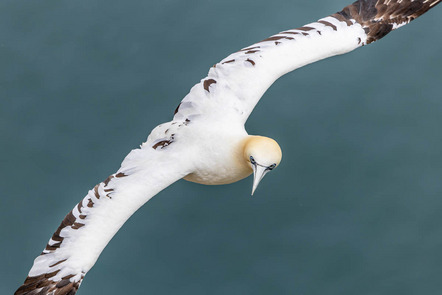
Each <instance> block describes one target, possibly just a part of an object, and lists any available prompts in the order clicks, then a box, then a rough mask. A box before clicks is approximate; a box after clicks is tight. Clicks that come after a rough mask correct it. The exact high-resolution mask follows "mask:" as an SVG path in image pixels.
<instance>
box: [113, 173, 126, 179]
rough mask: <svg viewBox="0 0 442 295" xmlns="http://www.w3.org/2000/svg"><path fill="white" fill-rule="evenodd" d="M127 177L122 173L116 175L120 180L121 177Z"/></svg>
mask: <svg viewBox="0 0 442 295" xmlns="http://www.w3.org/2000/svg"><path fill="white" fill-rule="evenodd" d="M126 176H127V175H126V174H124V173H123V172H120V173H118V174H116V175H115V177H117V178H120V177H126Z"/></svg>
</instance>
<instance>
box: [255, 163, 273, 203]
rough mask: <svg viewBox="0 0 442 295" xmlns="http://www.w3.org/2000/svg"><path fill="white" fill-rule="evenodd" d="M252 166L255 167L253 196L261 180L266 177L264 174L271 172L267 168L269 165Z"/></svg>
mask: <svg viewBox="0 0 442 295" xmlns="http://www.w3.org/2000/svg"><path fill="white" fill-rule="evenodd" d="M252 168H253V188H252V196H253V193H254V192H255V190H256V188H257V187H258V184H259V182H260V181H261V179H263V178H264V175H266V173H267V172H269V169H267V167H264V166H261V165H257V164H255V165H252Z"/></svg>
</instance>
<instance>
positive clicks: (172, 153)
mask: <svg viewBox="0 0 442 295" xmlns="http://www.w3.org/2000/svg"><path fill="white" fill-rule="evenodd" d="M439 1H440V0H431V1H422V0H419V1H418V0H416V1H393V0H392V1H387V2H385V1H383V0H378V1H370V0H367V1H362V0H359V1H357V2H355V3H354V4H352V5H349V6H347V7H346V8H344V10H343V11H341V12H340V13H336V14H333V15H331V16H329V17H326V18H323V19H320V20H319V21H317V22H314V23H310V24H308V25H305V26H303V27H300V28H298V29H292V30H287V31H284V32H280V33H278V34H276V35H274V36H272V37H270V38H268V39H265V40H263V41H261V42H258V43H255V44H253V45H251V46H249V47H247V48H244V49H242V50H240V51H238V52H236V53H233V54H231V55H229V56H228V57H227V58H225V59H223V60H222V61H221V62H219V63H218V64H216V65H215V66H214V67H212V68H211V69H210V71H209V73H208V76H207V77H206V78H204V79H202V80H201V82H200V83H198V84H197V85H195V86H194V87H193V88H192V89H191V90H190V93H189V94H188V95H187V96H186V97H185V98H184V99H183V100H182V102H181V104H180V105H179V106H178V108H177V110H176V113H175V115H174V118H173V120H172V121H171V122H167V123H164V124H161V125H159V126H158V127H156V128H155V129H154V130H153V131H152V133H151V134H150V135H149V137H148V139H147V141H146V142H145V143H143V144H142V146H141V147H140V148H139V149H136V150H133V151H132V152H130V153H129V155H128V156H127V157H126V159H125V160H124V161H123V163H122V165H121V168H120V169H119V170H118V171H117V172H116V173H115V174H112V175H111V176H110V177H109V178H108V179H106V180H105V181H104V182H102V183H100V184H98V185H97V186H96V187H95V188H94V189H92V190H90V191H89V192H88V194H87V195H86V197H85V198H84V199H83V200H82V201H81V202H80V203H79V204H78V205H77V206H76V207H75V208H74V209H73V210H72V211H71V212H70V213H69V214H68V215H67V216H66V218H65V219H64V220H63V222H62V224H61V225H60V227H59V228H58V230H57V231H56V232H55V233H54V235H53V236H52V238H51V239H50V241H49V242H48V245H47V246H46V248H45V249H44V251H43V253H42V255H40V256H38V257H37V258H36V260H35V262H34V265H33V267H32V268H31V270H30V272H29V276H28V278H27V279H26V281H25V283H24V285H23V286H22V287H20V288H19V289H18V290H17V292H16V294H17V295H19V294H37V293H38V294H71V295H73V294H75V292H76V291H77V289H78V287H79V285H80V283H81V281H82V279H83V278H84V276H85V275H86V273H87V272H88V271H89V270H90V268H91V267H92V266H93V265H94V264H95V262H96V260H97V258H98V257H99V255H100V253H101V252H102V250H103V249H104V247H105V246H106V245H107V243H108V242H109V241H110V239H111V238H112V237H113V236H114V234H115V233H116V232H117V231H118V230H119V229H120V227H121V226H122V225H123V224H124V222H125V221H126V220H127V219H128V218H129V217H130V216H131V215H132V214H133V213H134V212H135V211H136V210H137V209H138V208H139V207H141V206H142V205H143V204H144V203H146V202H147V201H148V200H149V199H150V198H151V197H153V196H154V195H155V194H157V193H158V192H159V191H161V190H162V189H164V188H165V187H167V186H168V185H170V184H172V183H173V182H175V181H177V180H178V179H181V178H185V179H187V180H190V181H194V182H199V183H204V184H225V183H231V182H234V181H237V180H239V179H242V178H244V177H246V176H248V175H250V174H251V173H252V172H254V174H255V181H254V187H253V190H255V188H256V186H257V184H258V183H259V181H260V180H261V179H262V177H263V176H264V175H265V174H266V173H267V172H268V171H270V170H272V169H273V168H275V167H276V166H277V165H278V164H279V161H280V160H281V151H280V149H279V146H278V145H277V143H276V142H274V141H273V140H271V139H268V138H263V137H257V136H249V135H248V134H247V132H246V130H245V128H244V123H245V122H246V120H247V118H248V117H249V115H250V113H251V112H252V110H253V108H254V107H255V105H256V104H257V102H258V101H259V99H260V98H261V96H262V95H263V94H264V92H265V91H266V90H267V89H268V87H270V86H271V84H272V83H273V82H274V81H275V80H276V79H278V78H279V77H280V76H282V75H284V74H286V73H287V72H290V71H292V70H294V69H297V68H299V67H301V66H304V65H306V64H309V63H312V62H314V61H318V60H320V59H323V58H326V57H330V56H334V55H338V54H343V53H346V52H349V51H352V50H354V49H356V48H358V47H361V46H364V45H366V44H369V43H371V42H374V41H376V40H378V39H380V38H382V37H384V36H385V35H386V34H388V33H389V32H390V31H391V30H393V29H395V28H397V27H400V26H402V25H404V24H406V23H408V22H410V21H411V20H413V19H414V18H416V17H418V16H419V15H421V14H423V13H425V12H426V11H427V10H428V9H430V8H431V7H432V6H434V5H435V4H437V3H439Z"/></svg>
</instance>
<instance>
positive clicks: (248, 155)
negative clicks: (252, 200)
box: [244, 136, 282, 195]
mask: <svg viewBox="0 0 442 295" xmlns="http://www.w3.org/2000/svg"><path fill="white" fill-rule="evenodd" d="M281 158H282V151H281V148H280V147H279V145H278V143H277V142H276V141H274V140H273V139H271V138H268V137H263V136H249V137H248V138H247V140H246V142H245V145H244V160H245V161H246V162H247V163H248V165H249V166H250V167H251V168H252V170H253V175H254V179H253V189H252V195H253V193H254V192H255V190H256V188H257V187H258V184H259V182H260V181H261V179H262V178H263V177H264V175H266V174H267V172H269V171H271V170H273V169H274V168H275V167H277V166H278V165H279V163H280V162H281Z"/></svg>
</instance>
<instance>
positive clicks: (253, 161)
mask: <svg viewBox="0 0 442 295" xmlns="http://www.w3.org/2000/svg"><path fill="white" fill-rule="evenodd" d="M250 163H252V164H253V165H255V164H256V161H255V159H254V158H253V157H252V156H250Z"/></svg>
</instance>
